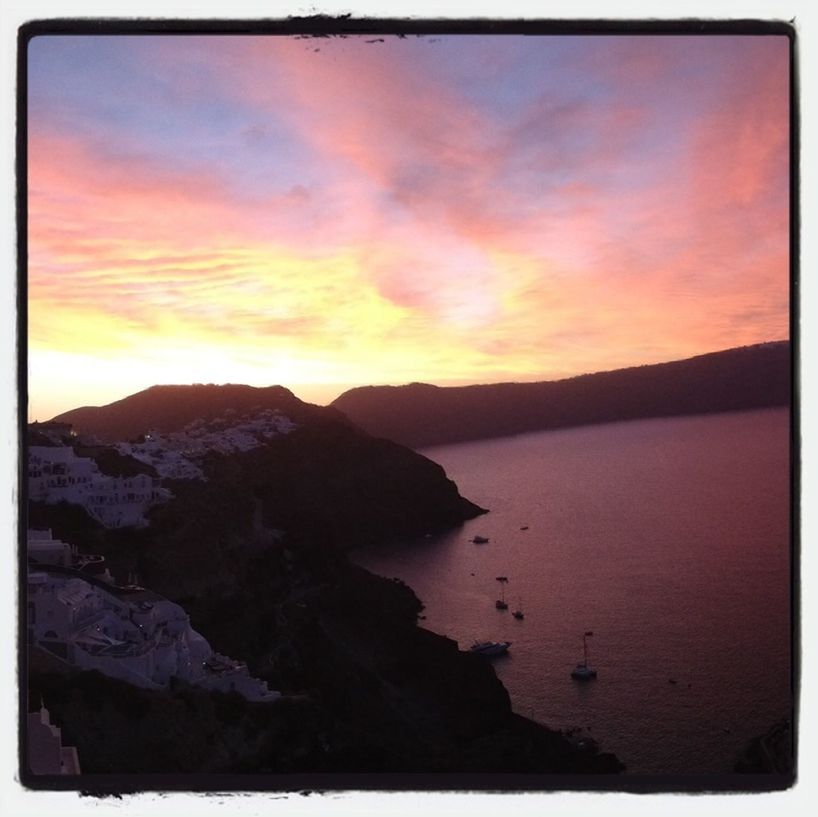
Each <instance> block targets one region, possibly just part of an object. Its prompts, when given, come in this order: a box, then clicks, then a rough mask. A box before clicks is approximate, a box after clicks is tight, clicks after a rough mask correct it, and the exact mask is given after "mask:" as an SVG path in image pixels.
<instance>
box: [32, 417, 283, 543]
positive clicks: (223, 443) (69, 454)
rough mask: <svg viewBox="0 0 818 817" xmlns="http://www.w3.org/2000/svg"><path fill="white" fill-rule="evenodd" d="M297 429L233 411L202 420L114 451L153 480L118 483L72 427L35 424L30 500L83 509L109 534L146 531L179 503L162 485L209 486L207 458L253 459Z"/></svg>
mask: <svg viewBox="0 0 818 817" xmlns="http://www.w3.org/2000/svg"><path fill="white" fill-rule="evenodd" d="M296 427H297V426H296V424H295V423H293V422H292V420H290V419H289V418H288V417H287V416H285V415H283V414H282V413H280V412H278V411H275V410H273V409H258V410H256V411H250V412H245V413H238V412H236V411H234V410H232V409H227V410H226V411H225V412H224V413H223V414H222V415H221V416H219V417H216V418H213V419H211V420H202V419H197V420H195V421H193V422H192V423H189V424H188V425H187V426H186V427H185V428H184V429H183V430H182V431H178V432H170V433H161V432H158V431H149V432H147V433H146V434H144V435H142V436H141V437H139V438H137V439H136V440H133V441H130V442H118V443H116V444H114V445H113V446H112V449H113V450H114V451H116V452H117V453H118V454H120V455H122V456H124V457H127V458H132V459H133V460H137V461H138V462H139V463H142V464H143V465H145V466H147V468H146V469H145V470H146V471H147V472H148V473H134V474H129V475H127V476H124V475H123V476H113V475H110V474H106V473H103V471H102V470H101V469H100V467H99V465H98V464H97V462H96V461H95V459H94V458H93V456H83V455H82V454H81V453H77V451H80V452H83V451H84V450H86V449H87V450H89V451H93V450H94V448H95V447H96V448H99V446H98V445H95V444H96V443H97V441H96V440H94V439H93V438H88V437H81V436H77V435H76V434H74V432H73V431H72V430H71V427H70V425H68V424H66V423H37V424H33V425H32V426H30V427H29V431H30V432H31V433H32V436H33V444H30V445H29V449H28V493H29V499H30V500H33V501H42V502H46V503H49V504H53V503H57V502H69V503H72V504H76V505H81V506H82V507H83V508H85V510H86V511H87V512H88V514H89V515H90V516H91V517H92V518H93V519H95V520H96V521H97V522H99V523H100V524H101V525H103V526H105V527H106V528H121V527H131V526H133V527H144V526H145V525H147V524H148V520H147V516H146V514H147V512H148V511H149V510H150V508H151V507H153V506H154V505H156V504H158V503H162V502H167V501H168V500H170V499H171V498H172V497H173V493H172V491H171V489H170V488H168V487H166V486H163V485H162V481H163V480H180V479H193V480H206V479H207V477H206V475H205V472H204V469H203V467H202V461H203V460H204V458H205V457H207V456H209V455H212V454H220V455H227V454H233V453H236V452H242V451H249V450H250V449H252V448H256V447H258V446H260V445H263V444H264V443H266V442H268V441H269V440H271V439H273V438H274V437H276V436H278V435H281V434H289V433H290V432H291V431H293V430H294V429H295V428H296ZM75 449H76V450H75Z"/></svg>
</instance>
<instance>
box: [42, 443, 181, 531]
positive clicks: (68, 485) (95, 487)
mask: <svg viewBox="0 0 818 817" xmlns="http://www.w3.org/2000/svg"><path fill="white" fill-rule="evenodd" d="M28 492H29V499H32V500H40V501H43V502H48V503H52V504H54V503H57V502H71V503H74V504H76V505H82V506H83V507H84V508H85V509H86V511H88V513H89V514H90V515H91V516H92V517H93V518H94V519H96V520H97V521H98V522H100V523H101V524H102V525H104V526H105V527H106V528H120V527H128V526H132V525H133V526H137V527H143V526H145V525H147V524H148V522H147V519H146V518H145V513H146V511H147V510H148V509H149V508H150V507H151V506H152V505H155V504H156V503H158V502H165V501H167V500H168V499H170V498H171V497H172V496H173V495H172V494H171V492H170V491H168V490H167V488H163V487H162V486H161V485H160V484H159V480H158V479H156V478H154V477H150V476H148V475H147V474H137V475H135V476H131V477H112V476H108V475H107V474H103V473H102V472H101V471H100V470H99V467H98V466H97V464H96V463H95V462H94V460H92V459H90V458H89V457H78V456H77V455H76V454H75V453H74V449H73V448H71V447H69V446H44V445H33V446H31V447H30V448H29V449H28Z"/></svg>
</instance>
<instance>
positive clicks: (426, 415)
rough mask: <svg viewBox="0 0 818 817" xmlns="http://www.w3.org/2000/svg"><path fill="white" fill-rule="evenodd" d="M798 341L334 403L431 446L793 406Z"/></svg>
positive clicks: (372, 392)
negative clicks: (559, 376)
mask: <svg viewBox="0 0 818 817" xmlns="http://www.w3.org/2000/svg"><path fill="white" fill-rule="evenodd" d="M790 363H791V357H790V344H789V341H777V342H774V343H763V344H759V345H756V346H745V347H741V348H738V349H728V350H726V351H722V352H713V353H711V354H706V355H700V356H698V357H693V358H689V359H687V360H679V361H675V362H672V363H659V364H655V365H651V366H638V367H634V368H629V369H619V370H617V371H612V372H600V373H597V374H586V375H580V376H579V377H572V378H569V379H566V380H555V381H547V382H539V383H499V384H495V385H479V386H459V387H438V386H430V385H426V384H424V383H412V384H410V385H408V386H366V387H362V388H356V389H351V390H349V391H347V392H344V394H342V395H341V396H340V397H338V398H337V399H336V400H335V401H333V403H332V406H333V407H335V408H337V409H339V410H340V411H342V412H343V413H344V414H346V416H347V417H349V418H350V419H351V420H352V421H353V422H354V423H356V424H357V425H359V426H360V427H361V428H363V429H365V430H366V431H368V432H369V433H370V434H373V435H375V436H377V437H386V438H388V439H390V440H394V441H395V442H399V443H403V444H404V445H409V446H412V447H413V448H422V447H425V446H431V445H441V444H446V443H454V442H463V441H466V440H478V439H486V438H489V437H503V436H507V435H511V434H521V433H524V432H528V431H539V430H546V429H552V428H566V427H569V426H579V425H588V424H592V423H607V422H615V421H618V420H633V419H639V418H646V417H669V416H675V415H683V414H703V413H710V412H719V411H737V410H743V409H756V408H767V407H772V406H786V405H789V403H790Z"/></svg>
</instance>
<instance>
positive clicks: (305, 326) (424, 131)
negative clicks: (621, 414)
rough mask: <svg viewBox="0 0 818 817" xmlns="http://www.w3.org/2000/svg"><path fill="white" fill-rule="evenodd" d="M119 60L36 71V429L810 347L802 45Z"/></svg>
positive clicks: (55, 47)
mask: <svg viewBox="0 0 818 817" xmlns="http://www.w3.org/2000/svg"><path fill="white" fill-rule="evenodd" d="M115 39H116V38H78V39H76V40H72V39H71V38H44V39H42V40H35V44H36V48H33V49H32V63H31V71H30V73H31V78H30V85H31V89H32V90H31V98H30V103H29V104H30V114H29V169H28V193H29V225H28V226H29V375H30V376H29V383H30V388H29V391H30V409H29V416H30V418H31V419H41V420H42V419H48V418H49V417H51V416H54V415H55V414H58V413H60V412H62V411H66V410H68V409H70V408H74V407H76V406H78V405H93V404H102V403H106V402H111V401H113V400H116V399H120V398H122V397H124V396H126V395H128V394H131V393H133V392H136V391H139V390H140V389H142V388H147V387H148V386H150V385H154V384H156V383H191V382H234V383H235V382H245V383H249V384H251V385H258V386H262V385H273V384H281V385H284V386H286V387H288V388H290V389H291V390H293V391H294V392H295V393H296V394H297V395H298V396H299V397H302V399H307V400H310V401H317V402H329V401H330V400H331V399H333V398H334V397H335V396H337V395H338V394H339V393H341V392H342V391H344V390H345V389H346V388H349V387H351V386H354V385H366V384H370V383H379V384H386V383H388V384H398V383H406V382H411V381H425V382H430V383H437V384H440V385H445V384H453V383H462V384H466V383H484V382H498V381H508V380H521V381H523V380H526V381H530V380H542V379H554V378H559V377H567V376H572V375H576V374H581V373H584V372H591V371H603V370H610V369H615V368H621V367H625V366H630V365H640V364H645V363H655V362H662V361H667V360H675V359H681V358H684V357H690V356H693V355H696V354H701V353H705V352H709V351H716V350H719V349H725V348H730V347H733V346H740V345H747V344H752V343H758V342H763V341H768V340H778V339H782V338H786V337H787V336H788V326H789V213H788V173H789V134H788V122H789V119H788V116H789V108H788V104H789V103H788V95H789V87H788V51H787V49H788V42H787V40H786V38H766V39H765V38H740V37H739V38H727V39H726V40H724V41H721V42H715V41H716V40H719V39H720V38H717V37H716V38H695V37H693V38H650V37H647V38H612V39H611V41H610V42H608V43H604V44H602V45H600V43H599V41H596V42H594V38H587V40H586V41H582V40H583V38H578V40H577V42H576V44H575V45H572V46H571V48H569V47H568V46H566V45H565V44H564V43H563V44H561V43H557V44H556V45H557V46H560V47H556V46H555V44H554V43H546V42H545V41H543V42H542V43H540V42H535V40H536V38H524V39H526V42H525V43H523V44H517V45H515V44H514V43H510V42H501V41H499V40H497V39H492V38H474V39H470V38H461V39H460V40H459V41H457V42H456V43H455V42H454V41H452V42H451V43H447V45H446V49H443V48H442V47H441V48H440V49H437V50H435V49H436V46H435V45H434V44H433V43H429V42H424V41H423V40H422V38H421V39H420V40H418V41H417V42H414V43H412V42H404V41H402V40H401V41H398V40H394V39H390V38H387V42H386V43H384V45H383V47H377V48H376V47H372V46H365V45H362V44H361V42H360V39H357V38H347V39H346V40H344V41H337V42H336V41H330V42H327V43H322V47H321V53H320V54H319V53H316V52H314V51H313V50H312V49H310V48H307V47H306V46H305V45H304V43H302V42H299V41H296V40H292V39H289V38H264V37H258V38H251V39H249V40H246V41H244V42H240V41H237V40H236V39H235V38H224V39H220V38H216V39H215V40H212V41H209V42H207V43H204V42H203V41H202V40H201V39H200V38H196V37H191V38H181V39H180V40H179V41H177V42H173V43H170V42H169V41H168V39H167V38H150V37H148V38H144V39H142V40H140V42H138V43H134V42H131V41H128V42H126V41H125V40H122V41H121V42H120V43H114V42H113V41H114V40H115ZM551 39H552V40H557V41H559V40H560V38H551ZM659 39H662V42H661V43H659V42H658V40H659ZM727 40H729V42H727ZM762 40H763V41H762ZM48 41H51V42H48ZM103 41H105V42H103ZM708 41H709V42H708ZM566 42H567V41H566ZM550 48H555V50H554V56H553V57H551V56H549V57H548V58H549V59H553V60H557V61H558V62H559V65H560V66H561V68H560V70H561V71H562V72H564V74H565V76H567V77H571V78H573V79H572V81H573V85H572V84H571V83H567V82H562V81H560V82H558V81H557V79H558V78H559V77H562V76H563V74H561V73H559V72H557V73H556V74H554V73H553V69H548V65H550V64H551V63H543V65H544V66H545V67H544V68H542V69H541V70H540V72H539V73H537V72H532V70H531V67H530V66H531V64H532V61H536V60H538V59H541V58H542V59H544V57H543V56H542V55H543V54H546V52H548V54H546V56H548V55H549V54H550V53H551V52H550V51H548V49H550ZM572 48H573V49H574V50H572ZM83 49H84V50H83ZM538 49H539V50H538ZM423 55H425V56H423ZM430 55H431V56H430ZM69 57H70V59H69ZM421 57H422V58H421ZM100 61H101V64H103V65H107V66H108V67H109V68H110V71H108V72H107V73H100V72H99V69H98V65H97V63H98V62H100ZM435 61H437V62H435ZM146 65H150V66H151V70H150V71H147V70H146V69H145V66H146ZM66 66H67V67H66ZM647 66H649V67H650V70H649V71H647V72H646V67H647ZM194 68H195V69H196V70H195V71H194V70H193V69H194ZM182 69H184V70H182ZM548 70H551V71H552V73H551V74H549V73H548ZM66 71H69V72H70V71H73V72H75V74H72V75H70V76H69V77H68V78H67V79H66V80H65V81H66V82H69V81H70V82H71V85H70V86H69V87H68V90H63V91H62V92H60V91H59V87H61V86H59V83H60V82H61V81H62V74H63V73H64V72H66ZM196 71H199V72H200V73H201V76H202V78H201V79H197V80H193V79H191V77H193V76H198V74H197V73H196ZM697 71H700V72H701V73H700V74H697V73H696V72H697ZM191 72H192V73H191ZM689 76H693V78H692V79H690V78H688V79H680V78H684V77H689ZM118 77H122V79H118ZM266 77H276V78H277V80H276V81H267V80H265V79H264V78H266ZM705 80H706V81H705ZM117 82H122V85H121V86H118V85H117V84H116V83H117ZM484 86H485V88H487V89H488V88H490V89H491V92H490V93H489V91H488V90H485V91H484ZM55 88H56V90H54V89H55ZM572 94H573V96H572ZM112 111H113V113H112Z"/></svg>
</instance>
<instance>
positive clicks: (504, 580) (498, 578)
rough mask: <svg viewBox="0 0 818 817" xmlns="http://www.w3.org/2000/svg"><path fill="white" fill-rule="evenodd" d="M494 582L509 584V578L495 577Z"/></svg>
mask: <svg viewBox="0 0 818 817" xmlns="http://www.w3.org/2000/svg"><path fill="white" fill-rule="evenodd" d="M494 581H496V582H507V581H508V576H495V577H494Z"/></svg>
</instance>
